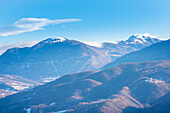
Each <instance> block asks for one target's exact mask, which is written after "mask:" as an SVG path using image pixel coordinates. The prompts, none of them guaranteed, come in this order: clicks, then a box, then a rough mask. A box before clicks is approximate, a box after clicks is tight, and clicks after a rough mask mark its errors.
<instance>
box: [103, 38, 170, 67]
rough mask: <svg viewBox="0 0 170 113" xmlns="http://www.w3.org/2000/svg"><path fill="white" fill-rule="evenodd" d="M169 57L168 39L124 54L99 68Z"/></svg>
mask: <svg viewBox="0 0 170 113" xmlns="http://www.w3.org/2000/svg"><path fill="white" fill-rule="evenodd" d="M169 59H170V39H169V40H167V41H162V42H160V43H156V44H153V45H151V46H149V47H146V48H144V49H141V50H139V51H135V52H132V53H129V54H126V55H124V56H122V57H120V58H118V59H117V60H115V61H114V62H111V63H109V64H107V65H105V66H103V67H102V68H101V69H108V68H112V67H114V66H117V65H120V64H124V63H131V62H145V61H154V60H169Z"/></svg>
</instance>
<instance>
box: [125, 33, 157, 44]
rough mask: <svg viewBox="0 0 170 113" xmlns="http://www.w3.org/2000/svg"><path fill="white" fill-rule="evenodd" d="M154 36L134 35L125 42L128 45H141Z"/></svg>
mask: <svg viewBox="0 0 170 113" xmlns="http://www.w3.org/2000/svg"><path fill="white" fill-rule="evenodd" d="M155 38H156V37H155V36H152V35H150V34H148V33H145V34H134V35H132V36H130V37H129V39H128V40H126V42H127V43H129V44H142V43H146V42H148V40H149V39H150V40H152V39H155Z"/></svg>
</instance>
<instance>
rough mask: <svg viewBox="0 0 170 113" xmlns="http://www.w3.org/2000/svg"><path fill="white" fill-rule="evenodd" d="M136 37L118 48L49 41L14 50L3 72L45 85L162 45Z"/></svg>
mask: <svg viewBox="0 0 170 113" xmlns="http://www.w3.org/2000/svg"><path fill="white" fill-rule="evenodd" d="M132 37H133V40H132ZM132 37H130V38H129V40H126V41H120V42H119V43H116V44H115V43H102V47H94V46H90V45H87V44H85V43H82V42H79V41H76V40H69V39H64V38H49V39H46V40H43V41H41V42H39V43H38V44H36V45H34V46H32V47H25V48H11V49H8V50H7V51H6V52H5V53H3V54H2V55H1V56H0V72H1V74H9V75H19V76H22V77H25V78H28V79H32V80H36V81H42V80H41V79H44V78H52V77H58V76H62V75H64V74H68V73H75V72H81V71H87V70H96V69H98V68H100V67H102V66H104V65H105V64H107V63H110V62H112V61H114V60H115V59H116V58H118V57H120V56H122V55H124V54H126V53H129V52H132V51H135V50H138V49H141V48H143V47H146V46H149V45H151V44H153V43H157V42H160V41H161V40H159V39H156V38H153V37H149V36H142V37H141V36H138V35H135V36H132ZM134 37H136V38H134ZM140 39H141V40H143V42H142V41H140V42H139V43H137V41H136V40H140Z"/></svg>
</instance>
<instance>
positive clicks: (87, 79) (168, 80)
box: [0, 40, 170, 113]
mask: <svg viewBox="0 0 170 113" xmlns="http://www.w3.org/2000/svg"><path fill="white" fill-rule="evenodd" d="M169 41H170V40H167V41H162V42H159V43H156V44H153V45H151V46H149V47H146V48H144V49H141V50H139V51H136V52H132V53H130V54H127V55H131V54H134V53H135V55H136V56H135V58H134V60H135V59H142V58H143V59H145V58H146V59H148V58H149V57H151V55H149V53H150V54H152V53H153V55H155V54H154V53H159V54H156V55H157V56H156V58H155V56H152V58H153V59H155V60H156V61H148V60H143V59H142V60H143V61H141V62H137V63H136V62H135V63H134V62H126V63H124V64H120V65H118V66H113V67H112V68H109V69H104V70H101V71H86V72H80V73H73V74H67V75H64V76H62V77H60V78H58V79H56V80H55V81H52V82H49V83H47V84H44V85H40V86H37V87H35V88H33V89H30V90H27V91H23V92H20V93H17V94H14V95H11V96H7V97H5V98H2V99H0V112H6V113H11V112H16V113H22V112H27V113H28V112H30V111H31V112H42V113H48V112H57V113H64V112H73V113H80V112H81V113H96V112H97V113H103V112H104V113H132V112H133V113H147V112H151V113H155V112H158V113H165V112H170V109H169V105H170V101H169V99H170V98H169V97H170V95H169V94H170V93H169V91H170V59H169V51H167V50H168V49H169V48H168V47H169ZM146 50H147V52H146ZM141 51H142V52H143V51H144V52H143V54H142V55H144V56H145V57H141V54H140V53H141ZM137 54H138V55H137ZM125 56H126V55H125ZM146 56H149V57H146ZM123 57H124V56H123ZM149 60H152V59H151V58H149ZM136 61H138V60H136Z"/></svg>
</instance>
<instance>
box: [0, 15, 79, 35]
mask: <svg viewBox="0 0 170 113" xmlns="http://www.w3.org/2000/svg"><path fill="white" fill-rule="evenodd" d="M77 21H81V19H57V20H49V19H47V18H22V19H20V20H18V21H16V22H15V23H14V24H13V25H9V26H2V27H0V36H9V35H15V34H20V33H24V32H31V31H36V30H42V29H44V27H45V26H48V25H52V24H54V25H55V24H62V23H70V22H77Z"/></svg>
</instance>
